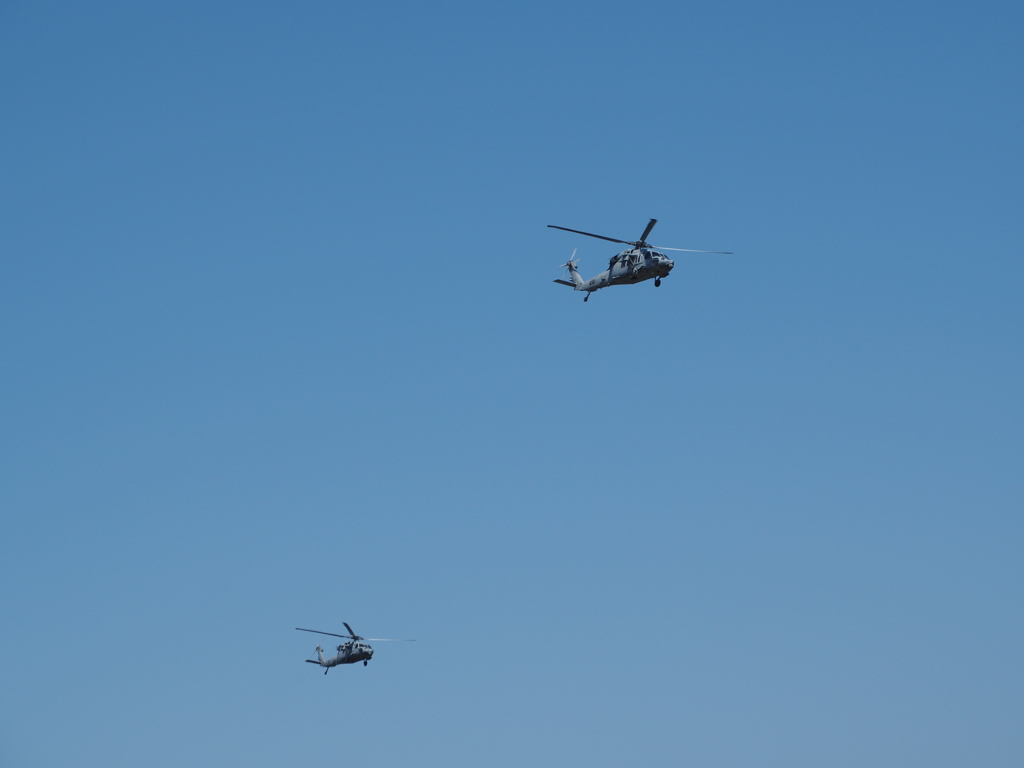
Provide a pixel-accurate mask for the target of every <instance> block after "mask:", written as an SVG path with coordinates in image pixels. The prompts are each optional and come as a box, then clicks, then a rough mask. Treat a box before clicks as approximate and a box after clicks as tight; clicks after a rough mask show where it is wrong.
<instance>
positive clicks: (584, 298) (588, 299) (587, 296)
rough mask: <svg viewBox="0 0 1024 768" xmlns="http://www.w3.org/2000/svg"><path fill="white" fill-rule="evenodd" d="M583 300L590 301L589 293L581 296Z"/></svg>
mask: <svg viewBox="0 0 1024 768" xmlns="http://www.w3.org/2000/svg"><path fill="white" fill-rule="evenodd" d="M583 301H590V294H589V293H588V294H587V295H586V296H584V297H583Z"/></svg>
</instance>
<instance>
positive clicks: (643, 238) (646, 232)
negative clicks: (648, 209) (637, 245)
mask: <svg viewBox="0 0 1024 768" xmlns="http://www.w3.org/2000/svg"><path fill="white" fill-rule="evenodd" d="M657 223H658V220H657V219H651V223H650V224H648V225H647V229H645V230H644V233H643V234H642V235H640V241H639V242H641V243H646V242H647V236H648V235H649V234H651V230H652V229H654V225H655V224H657Z"/></svg>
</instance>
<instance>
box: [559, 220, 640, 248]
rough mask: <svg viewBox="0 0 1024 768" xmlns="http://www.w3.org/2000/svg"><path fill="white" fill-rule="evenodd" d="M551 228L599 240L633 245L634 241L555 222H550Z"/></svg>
mask: <svg viewBox="0 0 1024 768" xmlns="http://www.w3.org/2000/svg"><path fill="white" fill-rule="evenodd" d="M548 227H550V228H551V229H561V230H562V231H564V232H575V233H576V234H577V235H586V236H587V237H596V238H597V239H598V240H607V241H608V242H610V243H622V244H623V245H632V244H633V243H631V242H629V240H616V239H615V238H614V237H605V236H604V235H595V234H593V233H591V232H583V231H581V230H579V229H569V228H568V227H556V226H555V225H554V224H548Z"/></svg>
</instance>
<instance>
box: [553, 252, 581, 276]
mask: <svg viewBox="0 0 1024 768" xmlns="http://www.w3.org/2000/svg"><path fill="white" fill-rule="evenodd" d="M576 250H577V249H576V248H573V249H572V256H570V257H569V260H568V261H567V262H565V264H559V265H558V266H559V268H564V269H565V272H563V273H562V277H563V278H564V277H565V276H566V275H568V274H570V273H572V272H575V271H576V267H577V266H579V263H580V261H579V259H577V258H576Z"/></svg>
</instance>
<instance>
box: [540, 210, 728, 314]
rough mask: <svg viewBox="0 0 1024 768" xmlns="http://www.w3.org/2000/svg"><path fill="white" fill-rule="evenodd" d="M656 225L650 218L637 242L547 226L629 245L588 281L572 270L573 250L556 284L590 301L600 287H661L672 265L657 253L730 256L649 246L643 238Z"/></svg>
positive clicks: (669, 260) (673, 264) (574, 267)
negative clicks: (582, 293)
mask: <svg viewBox="0 0 1024 768" xmlns="http://www.w3.org/2000/svg"><path fill="white" fill-rule="evenodd" d="M657 223H658V220H657V219H651V220H650V222H649V223H648V224H647V228H646V229H645V230H644V233H643V234H642V235H640V239H639V240H616V239H615V238H614V237H605V236H604V235H595V234H592V233H590V232H581V231H580V230H578V229H569V228H567V227H556V226H555V225H554V224H548V227H550V228H551V229H561V230H563V231H565V232H575V233H576V234H577V235H586V236H587V237H596V238H597V239H599V240H608V241H609V242H612V243H622V244H623V245H628V246H630V247H629V248H628V249H627V250H625V251H621V252H619V253H617V254H615V255H614V256H612V257H611V259H609V260H608V269H606V270H605V271H604V272H602V273H601V274H599V275H598V276H597V277H594V278H591V279H590V280H584V279H583V276H582V275H580V273H579V272H577V271H576V267H577V266H578V265H579V261H578V260H577V259H576V251H575V250H573V252H572V256H570V257H569V261H567V262H566V263H565V264H562V265H561V266H562V267H564V268H565V270H566V272H568V274H569V280H571V281H572V282H569V280H555V282H556V283H561V284H562V285H568V286H569V287H570V288H572V289H573V290H577V291H586V293H587V295H586V296H584V297H583V300H584V301H587V300H588V299H589V298H590V294H592V293H593V292H594V291H599V290H601V289H602V288H607V287H608V286H609V285H634V284H635V283H642V282H643V281H644V280H650V279H651V278H653V279H654V285H655V287H657V286H659V285H661V280H662V278H665V277H668V273H669V272H671V271H672V267H674V266H675V265H676V263H675V262H674V261H672V259H670V258H669V257H668V256H666V255H665V254H664V253H661V251H686V252H688V253H720V254H724V255H726V256H731V255H732V252H731V251H698V250H694V249H693V248H665V247H664V246H660V245H650V244H649V243H648V242H647V236H648V235H649V234H651V230H652V229H654V225H655V224H657Z"/></svg>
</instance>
